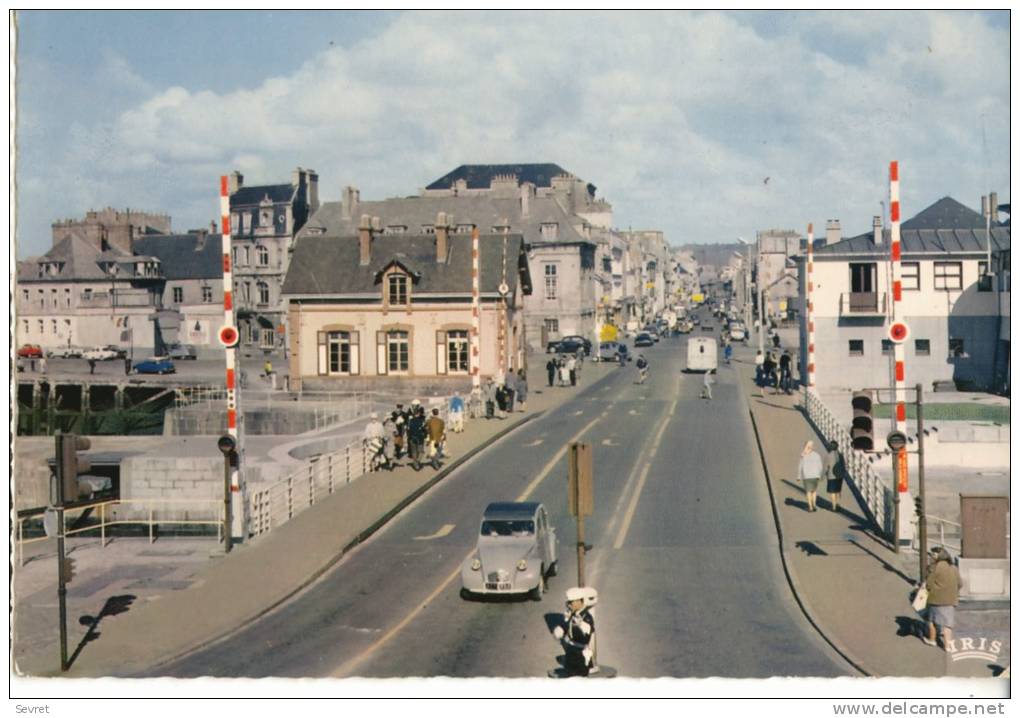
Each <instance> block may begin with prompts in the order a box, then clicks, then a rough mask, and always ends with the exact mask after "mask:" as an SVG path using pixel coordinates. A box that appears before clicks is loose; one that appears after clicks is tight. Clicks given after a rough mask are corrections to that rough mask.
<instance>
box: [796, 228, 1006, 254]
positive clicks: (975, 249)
mask: <svg viewBox="0 0 1020 718" xmlns="http://www.w3.org/2000/svg"><path fill="white" fill-rule="evenodd" d="M882 234H883V237H884V238H883V240H882V246H880V247H876V246H875V243H874V241H873V239H872V235H871V233H870V232H869V233H867V234H861V235H858V236H856V237H849V238H847V239H844V240H842V241H839V242H836V243H834V244H830V245H827V246H824V247H819V248H817V249H815V256H816V257H825V256H827V255H828V256H844V255H848V254H860V255H881V256H885V255H887V254H888V253H889V245H890V243H891V233H890V231H889V230H885V231H884V232H883V233H882ZM990 238H991V242H992V251H993V252H994V251H997V250H1002V249H1009V244H1010V230H1009V228H1008V227H993V228H992V230H991V232H990ZM900 246H901V249H902V251H903V254H904V255H907V254H979V253H981V252H985V251H987V249H988V244H987V242H986V241H985V230H984V227H982V228H981V229H903V228H902V225H901V227H900Z"/></svg>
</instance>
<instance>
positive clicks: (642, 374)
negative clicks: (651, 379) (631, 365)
mask: <svg viewBox="0 0 1020 718" xmlns="http://www.w3.org/2000/svg"><path fill="white" fill-rule="evenodd" d="M636 366H637V370H638V380H637V383H638V384H644V383H645V379H647V378H648V360H647V359H645V355H644V354H638V358H637V364H636Z"/></svg>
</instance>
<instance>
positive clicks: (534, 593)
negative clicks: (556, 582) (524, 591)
mask: <svg viewBox="0 0 1020 718" xmlns="http://www.w3.org/2000/svg"><path fill="white" fill-rule="evenodd" d="M543 593H545V564H542V566H541V568H540V570H539V572H538V585H537V586H535V587H534V588H533V589H531V590H530V591H528V598H530V599H531V600H532V601H541V600H542V594H543Z"/></svg>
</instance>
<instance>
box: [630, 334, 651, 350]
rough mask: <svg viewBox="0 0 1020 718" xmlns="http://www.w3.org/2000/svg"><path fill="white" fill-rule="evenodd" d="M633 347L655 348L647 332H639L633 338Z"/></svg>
mask: <svg viewBox="0 0 1020 718" xmlns="http://www.w3.org/2000/svg"><path fill="white" fill-rule="evenodd" d="M634 346H636V347H652V346H655V340H654V339H652V337H651V335H650V334H648V333H647V332H641V333H640V334H638V335H637V336H636V337H635V338H634Z"/></svg>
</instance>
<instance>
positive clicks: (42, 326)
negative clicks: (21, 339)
mask: <svg viewBox="0 0 1020 718" xmlns="http://www.w3.org/2000/svg"><path fill="white" fill-rule="evenodd" d="M38 326H39V333H40V334H45V333H46V322H44V321H43V320H42V319H40V320H39V322H38Z"/></svg>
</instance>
